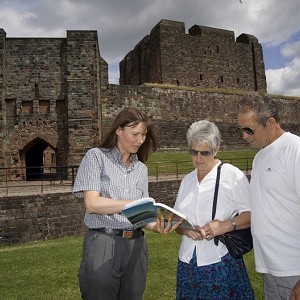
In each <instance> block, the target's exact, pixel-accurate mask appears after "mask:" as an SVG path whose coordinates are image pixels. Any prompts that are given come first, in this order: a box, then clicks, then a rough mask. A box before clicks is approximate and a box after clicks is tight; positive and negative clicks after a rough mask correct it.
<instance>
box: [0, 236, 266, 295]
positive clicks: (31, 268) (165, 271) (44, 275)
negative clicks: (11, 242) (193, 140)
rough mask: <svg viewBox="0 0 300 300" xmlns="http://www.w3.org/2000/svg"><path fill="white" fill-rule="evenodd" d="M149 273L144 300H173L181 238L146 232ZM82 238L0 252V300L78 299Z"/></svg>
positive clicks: (258, 289) (254, 277) (256, 281)
mask: <svg viewBox="0 0 300 300" xmlns="http://www.w3.org/2000/svg"><path fill="white" fill-rule="evenodd" d="M146 236H147V241H148V249H149V272H148V280H147V288H146V291H145V295H144V300H158V299H165V300H174V299H175V284H176V266H177V253H178V248H179V244H180V236H179V235H177V234H175V233H171V234H169V235H167V236H164V235H160V234H154V233H152V232H150V231H146ZM81 247H82V237H69V238H61V239H56V240H49V241H42V242H35V243H30V244H23V245H17V246H7V247H1V248H0V267H1V272H0V293H1V299H3V300H17V299H22V300H27V299H30V300H35V299H37V300H40V299H43V300H50V299H51V300H58V299H63V300H75V299H80V293H79V288H78V281H77V271H78V266H79V262H80V258H81ZM245 262H246V266H247V270H248V273H249V276H250V279H251V282H252V285H253V288H254V291H255V294H256V299H257V300H260V299H263V294H262V281H261V276H260V275H259V274H258V273H256V272H255V271H254V261H253V253H252V252H250V253H248V254H247V255H245Z"/></svg>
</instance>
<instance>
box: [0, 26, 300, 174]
mask: <svg viewBox="0 0 300 300" xmlns="http://www.w3.org/2000/svg"><path fill="white" fill-rule="evenodd" d="M247 91H264V92H265V91H266V79H265V69H264V62H263V54H262V47H261V45H260V44H259V42H258V40H257V39H256V38H255V37H254V36H252V35H249V34H241V35H240V36H238V37H237V38H236V40H235V37H234V33H233V32H232V31H228V30H222V29H215V28H209V27H205V26H199V25H194V26H193V27H191V28H190V29H189V31H188V34H186V33H185V25H184V23H182V22H176V21H169V20H161V21H160V22H159V23H158V24H157V25H156V26H155V27H154V28H153V29H152V31H151V33H150V35H147V36H146V37H145V38H144V39H142V40H141V41H140V42H139V43H138V45H136V46H135V48H134V49H133V50H132V51H131V52H129V53H128V54H127V55H126V56H125V57H124V59H123V60H122V61H121V62H120V85H113V84H109V83H108V67H107V63H106V62H105V60H104V59H103V58H102V57H101V55H100V48H99V42H98V35H97V32H96V31H85V30H68V31H67V35H66V38H7V37H6V32H5V31H4V29H0V104H1V106H0V110H1V114H0V135H1V139H0V168H15V169H16V172H15V177H16V178H18V177H19V178H20V179H30V172H29V173H28V172H27V171H19V170H20V168H23V169H24V170H26V169H28V168H29V167H32V168H35V167H36V168H40V167H41V166H45V165H50V166H51V165H53V166H67V165H78V164H79V162H80V161H81V159H82V156H83V155H84V153H85V152H86V150H87V149H89V148H91V147H93V146H96V145H97V143H98V141H99V139H101V137H102V135H103V133H104V132H105V131H106V130H107V128H108V127H109V125H110V123H111V121H112V119H113V118H114V117H115V115H116V114H117V112H118V111H119V110H120V109H122V108H123V107H125V106H135V107H138V108H140V109H141V110H143V111H145V112H146V113H147V115H148V116H149V118H150V119H151V120H152V122H153V124H154V127H155V131H156V134H157V136H158V141H159V149H160V151H165V150H174V149H176V150H184V149H186V141H185V132H186V127H187V124H189V123H190V122H192V121H195V120H199V119H209V120H211V121H214V122H215V123H216V124H217V125H219V127H220V130H221V133H222V137H223V140H224V148H240V147H244V146H245V143H244V142H243V141H242V139H241V137H240V133H239V132H238V130H237V129H236V126H235V107H236V103H237V100H238V98H239V97H240V95H241V94H242V93H245V92H247ZM278 102H279V104H280V106H281V108H282V111H283V120H286V122H288V123H284V124H283V125H284V126H285V127H286V128H288V129H289V130H291V131H293V132H295V133H297V134H299V133H300V126H299V122H298V114H299V101H297V99H293V98H284V99H283V97H282V98H280V97H278ZM42 172H46V168H45V169H43V171H42Z"/></svg>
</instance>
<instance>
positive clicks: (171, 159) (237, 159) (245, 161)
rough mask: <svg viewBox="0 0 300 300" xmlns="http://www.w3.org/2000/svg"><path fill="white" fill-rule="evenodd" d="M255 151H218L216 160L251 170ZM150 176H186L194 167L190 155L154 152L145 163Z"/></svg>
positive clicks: (244, 169) (185, 153)
mask: <svg viewBox="0 0 300 300" xmlns="http://www.w3.org/2000/svg"><path fill="white" fill-rule="evenodd" d="M256 153H257V151H256V150H240V151H219V152H218V154H217V156H216V157H217V158H218V159H220V160H222V161H223V162H227V163H231V164H233V165H234V166H236V167H237V168H239V169H241V170H243V171H249V170H251V168H252V161H253V157H254V155H255V154H256ZM147 166H148V170H149V175H150V176H157V177H160V176H166V175H172V174H173V175H174V174H178V175H179V174H182V175H183V174H187V173H189V172H191V171H192V170H193V169H194V167H193V164H192V160H191V156H190V154H188V153H187V151H186V152H172V153H160V152H154V153H153V154H151V156H150V157H149V160H148V161H147Z"/></svg>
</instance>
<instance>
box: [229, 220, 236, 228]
mask: <svg viewBox="0 0 300 300" xmlns="http://www.w3.org/2000/svg"><path fill="white" fill-rule="evenodd" d="M230 222H231V225H232V226H233V230H236V221H235V219H230Z"/></svg>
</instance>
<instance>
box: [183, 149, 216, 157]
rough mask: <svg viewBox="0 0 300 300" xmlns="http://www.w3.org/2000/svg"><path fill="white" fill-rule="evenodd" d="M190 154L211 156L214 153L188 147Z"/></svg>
mask: <svg viewBox="0 0 300 300" xmlns="http://www.w3.org/2000/svg"><path fill="white" fill-rule="evenodd" d="M188 152H189V154H191V155H193V156H196V155H198V154H199V153H200V155H201V156H211V155H212V153H213V152H212V151H197V150H194V149H188Z"/></svg>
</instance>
